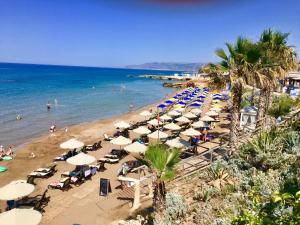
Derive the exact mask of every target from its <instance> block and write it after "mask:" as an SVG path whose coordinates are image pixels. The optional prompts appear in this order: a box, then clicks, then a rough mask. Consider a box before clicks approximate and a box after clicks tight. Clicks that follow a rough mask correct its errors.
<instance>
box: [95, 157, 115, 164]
mask: <svg viewBox="0 0 300 225" xmlns="http://www.w3.org/2000/svg"><path fill="white" fill-rule="evenodd" d="M98 161H99V162H103V163H110V164H114V163H118V162H119V159H109V158H100V159H99V160H98Z"/></svg>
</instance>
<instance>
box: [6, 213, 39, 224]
mask: <svg viewBox="0 0 300 225" xmlns="http://www.w3.org/2000/svg"><path fill="white" fill-rule="evenodd" d="M41 220H42V214H41V213H40V212H39V211H36V210H33V209H12V210H9V211H6V212H3V213H1V214H0V224H3V225H37V224H39V223H40V222H41Z"/></svg>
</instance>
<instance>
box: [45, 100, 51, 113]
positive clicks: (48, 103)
mask: <svg viewBox="0 0 300 225" xmlns="http://www.w3.org/2000/svg"><path fill="white" fill-rule="evenodd" d="M46 107H47V110H48V111H50V109H51V104H50V102H47V105H46Z"/></svg>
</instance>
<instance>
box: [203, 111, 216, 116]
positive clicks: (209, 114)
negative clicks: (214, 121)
mask: <svg viewBox="0 0 300 225" xmlns="http://www.w3.org/2000/svg"><path fill="white" fill-rule="evenodd" d="M205 115H208V116H218V115H219V113H217V112H215V111H208V112H207V113H205Z"/></svg>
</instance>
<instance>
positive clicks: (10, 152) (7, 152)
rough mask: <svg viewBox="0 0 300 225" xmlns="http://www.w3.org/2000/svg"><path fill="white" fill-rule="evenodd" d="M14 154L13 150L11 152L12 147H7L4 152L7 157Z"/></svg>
mask: <svg viewBox="0 0 300 225" xmlns="http://www.w3.org/2000/svg"><path fill="white" fill-rule="evenodd" d="M13 154H14V152H13V150H12V147H11V146H9V148H8V150H7V151H6V153H5V155H7V156H12V155H13Z"/></svg>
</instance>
